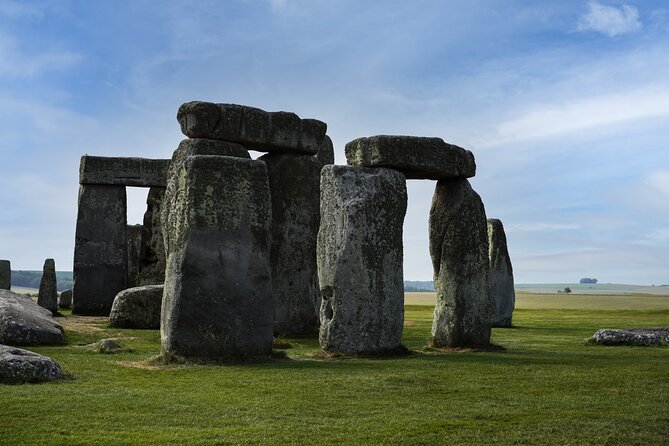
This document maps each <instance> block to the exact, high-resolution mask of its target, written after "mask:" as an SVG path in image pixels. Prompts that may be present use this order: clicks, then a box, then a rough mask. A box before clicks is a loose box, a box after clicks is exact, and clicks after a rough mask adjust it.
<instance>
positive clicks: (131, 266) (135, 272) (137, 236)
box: [126, 225, 143, 288]
mask: <svg viewBox="0 0 669 446" xmlns="http://www.w3.org/2000/svg"><path fill="white" fill-rule="evenodd" d="M142 232H143V227H142V225H128V227H127V228H126V235H127V237H128V283H127V284H126V286H127V287H128V288H132V287H135V286H137V284H138V283H139V256H140V252H141V250H142Z"/></svg>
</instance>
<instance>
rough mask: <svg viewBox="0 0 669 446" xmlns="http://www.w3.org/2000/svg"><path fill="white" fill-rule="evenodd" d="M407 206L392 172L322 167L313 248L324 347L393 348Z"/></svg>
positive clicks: (400, 314) (402, 185)
mask: <svg viewBox="0 0 669 446" xmlns="http://www.w3.org/2000/svg"><path fill="white" fill-rule="evenodd" d="M406 206H407V191H406V180H405V178H404V175H403V174H402V173H400V172H398V171H396V170H392V169H382V168H378V169H367V168H359V167H351V166H335V165H329V166H325V167H324V168H323V170H322V171H321V227H320V231H319V232H318V250H317V251H318V278H319V282H320V288H321V295H322V298H323V301H322V304H321V311H320V319H321V328H320V336H319V339H320V345H321V348H322V349H323V350H324V351H327V352H340V353H365V352H368V353H369V352H379V351H384V350H392V349H395V348H398V347H399V346H400V340H401V337H402V325H403V321H404V287H403V272H402V257H403V251H402V224H403V221H404V215H405V213H406Z"/></svg>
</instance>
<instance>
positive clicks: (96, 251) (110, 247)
mask: <svg viewBox="0 0 669 446" xmlns="http://www.w3.org/2000/svg"><path fill="white" fill-rule="evenodd" d="M126 214H127V211H126V193H125V187H124V186H99V185H81V186H79V211H78V213H77V229H76V235H75V245H74V272H73V276H74V286H73V290H72V291H73V296H72V299H73V302H72V312H73V313H75V314H86V315H97V316H108V315H109V310H111V305H112V302H113V301H114V297H115V296H116V294H117V293H118V292H119V291H121V290H124V289H126V288H127V277H128V247H127V243H128V242H127V239H126V224H127V223H126V219H127V217H126Z"/></svg>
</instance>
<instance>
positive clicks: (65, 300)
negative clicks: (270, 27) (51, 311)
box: [58, 290, 72, 310]
mask: <svg viewBox="0 0 669 446" xmlns="http://www.w3.org/2000/svg"><path fill="white" fill-rule="evenodd" d="M58 307H59V308H61V309H63V310H69V309H70V308H72V290H63V291H61V293H60V295H59V296H58Z"/></svg>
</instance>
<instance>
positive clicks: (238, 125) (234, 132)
mask: <svg viewBox="0 0 669 446" xmlns="http://www.w3.org/2000/svg"><path fill="white" fill-rule="evenodd" d="M177 120H178V121H179V125H181V131H182V132H183V134H184V135H186V136H188V137H189V138H209V139H219V140H224V141H230V142H236V143H239V144H242V145H244V146H245V147H247V148H248V149H251V150H257V151H260V152H297V153H305V154H309V155H314V154H316V153H318V150H319V148H320V146H321V143H322V142H323V138H324V137H325V132H326V131H327V125H326V124H325V123H324V122H322V121H318V120H316V119H300V117H299V116H297V115H296V114H295V113H289V112H282V111H280V112H266V111H264V110H261V109H259V108H254V107H247V106H244V105H237V104H214V103H212V102H201V101H193V102H186V103H185V104H182V105H181V107H179V111H178V113H177Z"/></svg>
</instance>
